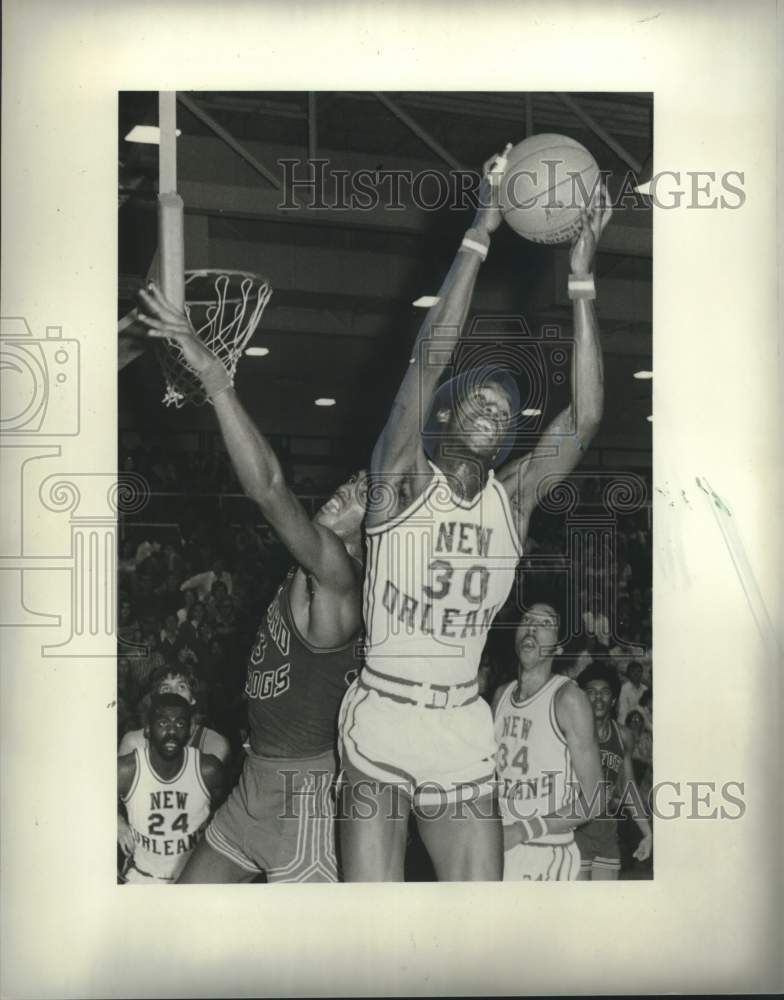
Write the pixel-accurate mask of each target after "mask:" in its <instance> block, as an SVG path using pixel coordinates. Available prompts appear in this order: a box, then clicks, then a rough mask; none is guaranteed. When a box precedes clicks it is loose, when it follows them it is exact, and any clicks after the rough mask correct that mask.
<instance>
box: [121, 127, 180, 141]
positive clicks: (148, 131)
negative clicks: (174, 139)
mask: <svg viewBox="0 0 784 1000" xmlns="http://www.w3.org/2000/svg"><path fill="white" fill-rule="evenodd" d="M177 135H182V132H181V131H180V129H177ZM125 141H126V142H147V143H151V144H152V145H153V146H159V145H160V143H161V130H160V129H159V128H158V126H157V125H134V126H133V128H132V129H131V131H130V132H129V133H128V135H126V137H125Z"/></svg>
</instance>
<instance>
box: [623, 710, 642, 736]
mask: <svg viewBox="0 0 784 1000" xmlns="http://www.w3.org/2000/svg"><path fill="white" fill-rule="evenodd" d="M626 725H627V726H628V727H629V729H631V731H632V732H633V733H635V734H636V733H641V732H642V730H643V726H644V725H645V721H644V719H643V717H642V712H638V711H637V709H636V708H633V709H632V710H631V712H629V714H628V715H627V716H626Z"/></svg>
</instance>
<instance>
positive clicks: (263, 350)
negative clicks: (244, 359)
mask: <svg viewBox="0 0 784 1000" xmlns="http://www.w3.org/2000/svg"><path fill="white" fill-rule="evenodd" d="M245 353H246V354H247V355H248V357H249V358H266V356H267V355H268V354H269V347H246V348H245Z"/></svg>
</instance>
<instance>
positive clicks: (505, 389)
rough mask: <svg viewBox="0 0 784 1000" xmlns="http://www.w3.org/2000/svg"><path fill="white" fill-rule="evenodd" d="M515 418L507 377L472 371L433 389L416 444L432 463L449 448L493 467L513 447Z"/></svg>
mask: <svg viewBox="0 0 784 1000" xmlns="http://www.w3.org/2000/svg"><path fill="white" fill-rule="evenodd" d="M519 412H520V393H519V390H518V388H517V383H516V382H515V380H514V378H512V376H511V375H510V374H509V373H508V372H505V371H501V370H495V369H492V368H489V367H486V368H472V369H470V370H469V371H467V372H463V373H462V374H461V375H457V376H455V378H453V379H450V380H449V381H448V382H445V383H444V384H443V385H441V386H439V388H438V390H437V392H436V394H435V396H434V398H433V403H432V406H431V408H430V413H429V415H428V418H427V421H426V423H425V427H424V431H423V434H422V443H423V445H424V447H425V450H426V451H427V452H428V453H429V454H431V456H432V457H436V456H437V453H438V451H439V448H448V447H449V445H450V444H451V445H452V446H455V447H457V448H459V449H464V450H467V451H469V452H470V453H472V454H474V455H476V456H477V458H479V459H480V460H484V461H485V462H488V463H490V464H498V463H500V462H502V461H503V460H504V459H505V458H506V456H507V455H508V453H509V451H510V449H511V447H512V444H513V443H514V436H515V419H516V417H517V415H518V413H519Z"/></svg>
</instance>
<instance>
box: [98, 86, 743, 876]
mask: <svg viewBox="0 0 784 1000" xmlns="http://www.w3.org/2000/svg"><path fill="white" fill-rule="evenodd" d="M653 116H654V106H653V98H652V95H650V94H618V93H614V94H583V95H579V96H574V95H571V94H566V93H562V94H558V93H474V92H411V93H409V92H403V93H395V94H387V93H383V92H379V93H368V92H345V93H344V92H302V93H297V92H293V93H292V92H287V93H253V92H251V93H248V92H244V93H237V92H234V93H222V92H209V93H177V92H161V93H155V92H152V93H150V92H142V93H138V92H136V93H121V94H120V95H119V115H118V119H119V126H120V128H119V135H118V140H119V157H120V163H119V170H118V176H119V179H120V191H119V204H120V207H119V213H120V214H119V230H118V231H119V255H118V259H119V269H120V270H119V279H118V288H119V295H120V309H119V325H120V330H119V333H120V342H119V357H120V364H121V365H122V368H121V371H120V376H119V393H118V406H119V444H118V469H119V470H120V477H121V482H125V483H127V484H128V485H129V486H131V485H132V486H133V487H134V488H136V489H138V490H139V491H140V493H143V494H144V498H143V499H144V502H143V503H142V502H140V503H138V504H136V505H135V506H136V507H137V508H138V509H136V510H133V511H132V512H131V513H129V514H128V516H125V517H123V518H122V519H121V523H120V537H119V544H120V551H121V558H120V561H119V563H118V585H117V599H118V607H119V621H118V638H119V640H120V644H119V646H118V660H117V663H118V676H117V681H118V694H119V698H118V738H119V748H118V754H119V757H118V782H119V789H118V791H119V798H120V814H119V816H118V825H119V829H118V844H119V849H120V850H119V855H120V856H119V866H120V873H119V877H120V879H121V880H122V881H128V882H140V881H141V882H144V881H153V882H209V883H232V882H246V881H254V882H258V881H266V882H277V881H283V882H300V881H302V882H307V881H343V880H346V881H402V880H404V879H409V880H414V881H422V880H428V879H439V880H444V881H462V880H472V881H473V880H499V879H502V878H503V879H505V880H507V881H530V880H536V881H557V880H574V879H577V878H582V879H588V880H595V879H618V878H651V877H652V871H653V865H652V851H653V848H652V843H653V831H652V815H651V805H650V801H649V800H650V792H651V789H652V786H653V784H654V780H653V772H652V761H653V683H652V682H653V655H652V654H653V650H652V638H651V605H652V589H651V546H652V539H651V527H652V518H651V432H652V424H651V421H652V419H653V414H652V412H651V409H652V407H651V380H652V377H653V371H652V322H651V320H652V317H651V275H652V244H653V240H652V208H651V196H650V194H649V193H648V192H649V191H650V185H651V166H650V165H651V164H652V162H653V148H652V137H653ZM654 187H655V181H654ZM727 193H728V194H730V193H731V192H727ZM736 197H737V196H736ZM491 248H492V252H491ZM125 473H128V477H127V479H123V477H124V474H125ZM177 699H179V701H178V700H177ZM178 724H179V729H178ZM188 726H190V732H189V734H188V733H186V730H187V727H188ZM180 733H181V734H182V735H181V736H180V735H179V734H180ZM186 735H188V736H189V738H188V739H187V740H186V739H185V737H186ZM199 778H201V779H203V780H202V781H200V780H199ZM211 783H212V784H211ZM208 814H209V815H210V816H211V818H210V819H209V821H207V819H206V817H207V815H208Z"/></svg>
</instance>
